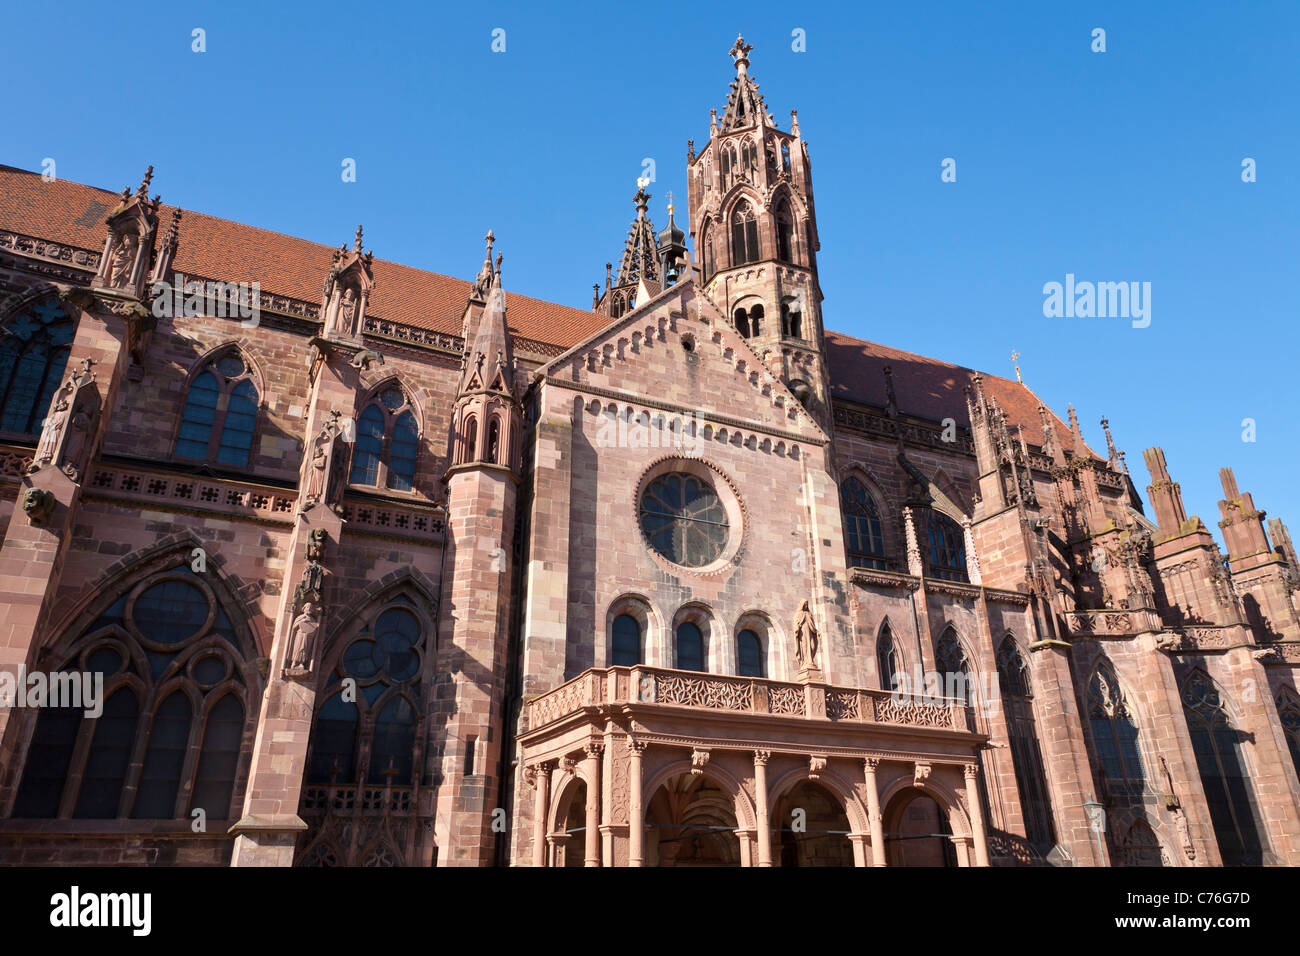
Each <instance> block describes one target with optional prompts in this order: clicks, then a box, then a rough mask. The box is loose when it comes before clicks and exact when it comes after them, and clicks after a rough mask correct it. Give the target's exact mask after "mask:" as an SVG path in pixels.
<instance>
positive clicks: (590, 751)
mask: <svg viewBox="0 0 1300 956" xmlns="http://www.w3.org/2000/svg"><path fill="white" fill-rule="evenodd" d="M582 752H583V753H584V754H586V755H587V756H586V759H587V760H599V759H600V755H601V754H602V753H604V752H605V745H604V744H602V743H597V742H595V741H592V742H591V743H589V744H587V745H586V746H584V747H583V748H582Z"/></svg>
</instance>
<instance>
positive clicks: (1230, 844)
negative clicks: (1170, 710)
mask: <svg viewBox="0 0 1300 956" xmlns="http://www.w3.org/2000/svg"><path fill="white" fill-rule="evenodd" d="M1182 696H1183V713H1184V714H1185V715H1186V716H1187V729H1188V731H1190V733H1191V737H1192V751H1193V752H1194V753H1195V754H1196V766H1197V768H1198V769H1199V770H1200V773H1201V785H1202V786H1203V787H1204V788H1205V799H1206V802H1207V803H1208V804H1209V807H1210V820H1211V821H1212V822H1213V824H1214V835H1215V837H1216V838H1217V839H1218V841H1219V853H1220V855H1221V856H1222V857H1223V862H1224V864H1225V865H1227V866H1257V865H1259V864H1261V863H1263V862H1264V852H1265V849H1266V840H1265V838H1264V828H1263V826H1262V825H1261V823H1260V817H1259V810H1258V808H1257V807H1256V805H1255V794H1254V791H1253V789H1252V788H1251V785H1250V775H1249V773H1248V772H1247V770H1246V761H1245V756H1244V755H1243V754H1242V752H1241V742H1240V737H1241V735H1240V733H1239V732H1238V731H1237V729H1236V728H1235V727H1233V725H1232V720H1231V719H1230V718H1229V716H1228V712H1227V709H1226V708H1225V707H1224V705H1223V701H1222V700H1221V699H1220V697H1219V689H1218V687H1216V686H1215V684H1214V681H1212V680H1211V679H1210V677H1209V675H1208V674H1206V673H1205V672H1204V671H1202V670H1194V671H1192V673H1191V674H1190V675H1189V676H1188V678H1187V680H1186V681H1184V682H1183V693H1182Z"/></svg>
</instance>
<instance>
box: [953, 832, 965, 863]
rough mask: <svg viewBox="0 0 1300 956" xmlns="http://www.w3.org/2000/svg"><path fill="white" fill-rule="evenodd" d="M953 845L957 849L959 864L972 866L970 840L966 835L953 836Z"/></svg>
mask: <svg viewBox="0 0 1300 956" xmlns="http://www.w3.org/2000/svg"><path fill="white" fill-rule="evenodd" d="M950 839H951V840H952V845H953V846H954V847H955V848H956V850H957V865H958V866H970V840H969V839H968V838H966V837H957V836H955V837H951V838H950Z"/></svg>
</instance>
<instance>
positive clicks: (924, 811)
mask: <svg viewBox="0 0 1300 956" xmlns="http://www.w3.org/2000/svg"><path fill="white" fill-rule="evenodd" d="M884 817H885V853H886V861H887V863H888V865H889V866H957V849H956V847H955V846H954V845H953V842H952V827H951V826H950V825H949V823H948V814H947V811H945V810H944V809H943V807H941V806H939V803H938V802H937V801H936V800H935V799H934V797H932V796H930V795H929V794H928V793H925V792H924V791H922V790H918V789H916V788H915V787H909V788H907V789H906V790H903V791H902V792H901V793H899V794H898V795H897V796H895V797H894V799H892V800H891V801H890V802H889V806H888V807H887V808H886V810H885V814H884Z"/></svg>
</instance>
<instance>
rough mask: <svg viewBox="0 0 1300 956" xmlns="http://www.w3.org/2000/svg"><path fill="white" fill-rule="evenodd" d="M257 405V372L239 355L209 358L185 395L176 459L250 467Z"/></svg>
mask: <svg viewBox="0 0 1300 956" xmlns="http://www.w3.org/2000/svg"><path fill="white" fill-rule="evenodd" d="M257 402H258V398H257V386H256V385H254V384H253V372H252V368H251V367H250V366H249V364H248V362H247V360H246V359H245V358H244V356H243V355H242V354H241V353H240V351H239V349H236V348H231V349H228V350H226V351H224V352H222V353H221V354H220V355H216V356H213V357H212V358H210V359H209V360H208V361H207V362H205V363H204V364H203V367H202V368H201V369H200V371H199V373H198V374H197V375H195V376H194V379H193V380H192V381H191V382H190V387H189V391H188V392H187V393H186V396H185V406H184V408H183V409H182V410H181V424H180V431H178V432H177V434H176V457H177V458H190V459H193V460H194V461H203V462H208V463H210V464H218V465H228V466H231V467H234V468H245V467H247V466H248V458H249V454H250V452H251V451H252V449H253V430H254V426H255V425H256V423H257Z"/></svg>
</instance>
